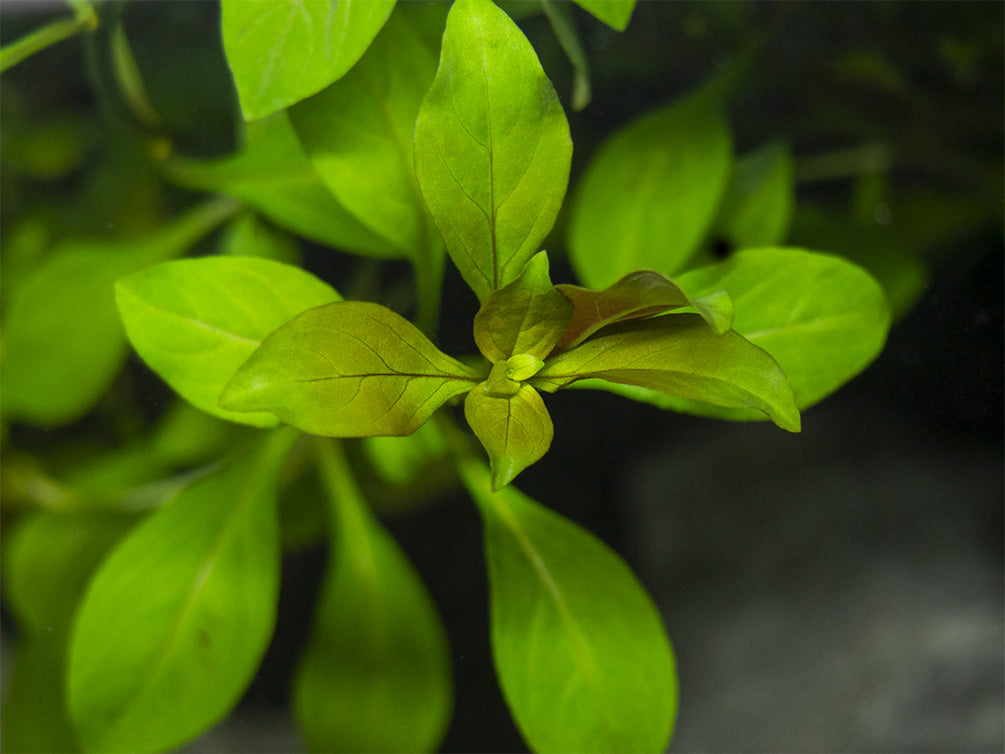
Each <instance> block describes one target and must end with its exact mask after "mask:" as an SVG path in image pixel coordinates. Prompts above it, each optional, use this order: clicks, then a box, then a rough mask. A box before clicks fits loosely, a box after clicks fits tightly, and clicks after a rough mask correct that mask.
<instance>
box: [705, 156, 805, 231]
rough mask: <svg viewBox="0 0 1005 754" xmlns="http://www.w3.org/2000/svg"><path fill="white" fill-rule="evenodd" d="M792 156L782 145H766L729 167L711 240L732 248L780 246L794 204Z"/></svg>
mask: <svg viewBox="0 0 1005 754" xmlns="http://www.w3.org/2000/svg"><path fill="white" fill-rule="evenodd" d="M795 194H796V187H795V179H794V178H793V174H792V155H791V154H789V150H788V148H787V147H786V146H785V144H782V143H780V142H778V143H774V144H768V145H766V146H764V147H761V148H760V149H758V150H756V151H754V152H751V153H750V154H747V155H743V156H742V157H740V158H738V159H737V160H736V163H735V164H734V165H733V174H732V176H731V177H730V182H729V186H728V187H727V188H726V194H725V196H723V198H722V204H721V205H720V207H719V216H718V217H717V218H716V221H715V225H714V227H713V229H712V236H713V237H721V238H724V239H725V240H727V241H729V243H730V245H731V246H732V248H734V249H744V248H752V247H756V246H770V245H772V244H777V243H781V242H782V241H784V240H785V237H786V236H787V235H788V232H789V225H790V224H791V221H792V209H793V206H794V205H795V198H796V197H795Z"/></svg>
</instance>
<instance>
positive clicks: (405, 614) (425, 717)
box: [293, 440, 452, 752]
mask: <svg viewBox="0 0 1005 754" xmlns="http://www.w3.org/2000/svg"><path fill="white" fill-rule="evenodd" d="M323 442H324V443H325V444H326V445H327V444H328V443H330V442H331V441H328V440H325V441H323ZM322 458H327V459H328V460H327V469H326V475H327V477H328V486H329V490H330V504H331V514H332V515H331V517H332V521H331V541H332V545H333V546H332V549H331V550H330V552H331V558H330V561H329V566H328V572H327V575H326V577H325V582H324V585H323V587H322V593H321V598H320V603H319V605H318V608H317V612H316V613H315V623H314V631H313V634H312V636H311V640H310V643H309V645H308V647H307V651H306V654H305V655H304V658H303V660H302V661H301V663H300V666H299V668H298V670H297V674H296V677H295V680H294V687H293V705H294V709H295V710H296V715H297V720H298V721H299V723H300V727H301V730H302V731H303V733H304V736H305V738H306V740H307V744H308V746H309V747H310V749H311V750H312V751H324V752H362V751H374V752H376V751H433V750H435V749H436V747H437V746H438V745H439V743H440V740H441V739H442V737H443V734H444V732H445V730H446V726H447V722H448V721H449V718H450V710H451V706H452V692H451V678H450V655H449V651H448V647H447V638H446V634H445V632H444V630H443V626H442V625H441V623H440V619H439V616H438V615H437V613H436V607H435V605H434V604H433V601H432V599H431V598H430V596H429V594H428V592H427V591H426V588H425V585H424V584H423V583H422V580H421V578H420V576H419V574H418V573H417V572H416V570H415V568H414V567H413V566H412V564H411V563H410V562H409V561H408V558H407V556H406V555H405V553H404V552H403V551H402V550H401V548H400V547H399V546H398V544H397V543H396V542H395V541H394V539H393V538H392V537H391V535H390V534H389V533H388V532H387V530H386V529H384V527H383V526H382V525H381V524H380V522H379V521H378V520H377V519H376V517H375V516H374V515H373V513H372V512H371V511H370V510H369V507H368V506H367V504H366V501H365V500H363V499H362V498H361V497H360V496H359V492H358V490H356V488H355V485H354V483H353V482H352V480H351V479H350V478H349V474H350V473H351V472H350V467H349V465H348V461H347V459H345V458H344V451H343V450H342V449H341V448H339V447H337V446H329V447H328V448H326V449H325V450H324V451H323V452H322ZM333 458H337V461H335V463H334V464H333V463H332V459H333Z"/></svg>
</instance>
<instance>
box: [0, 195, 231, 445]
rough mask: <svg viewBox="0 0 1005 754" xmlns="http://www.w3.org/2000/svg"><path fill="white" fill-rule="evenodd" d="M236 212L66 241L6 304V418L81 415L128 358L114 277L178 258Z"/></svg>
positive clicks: (199, 214)
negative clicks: (150, 230) (125, 234)
mask: <svg viewBox="0 0 1005 754" xmlns="http://www.w3.org/2000/svg"><path fill="white" fill-rule="evenodd" d="M235 209H236V207H235V205H234V203H233V202H231V201H229V200H227V201H223V202H221V201H213V202H210V203H207V204H205V205H203V206H201V207H199V208H198V209H195V210H193V211H191V212H190V213H188V214H186V215H183V216H182V217H180V218H179V219H178V220H176V221H175V222H173V223H171V224H170V225H168V226H166V227H165V228H163V229H162V230H160V231H158V232H157V233H154V234H152V235H150V236H147V237H145V238H141V239H136V240H133V241H123V240H114V241H97V240H93V241H82V240H78V241H68V242H67V243H66V244H65V245H63V246H60V247H58V248H57V249H54V250H53V251H52V253H51V254H50V255H49V256H48V257H47V258H46V260H45V261H44V262H43V263H42V264H41V265H39V266H38V267H37V268H36V269H35V270H34V271H33V272H32V273H31V274H30V275H29V276H28V277H27V278H26V279H25V280H24V282H23V284H22V285H21V286H20V287H19V288H18V289H17V290H16V291H15V292H14V293H13V294H12V295H11V297H10V300H9V301H7V302H5V304H6V307H5V310H4V321H3V369H0V380H2V391H0V392H2V393H3V412H4V415H5V417H7V418H10V419H20V420H25V421H30V422H33V423H36V424H42V425H57V424H63V423H66V422H68V421H72V420H74V419H77V418H79V417H80V416H82V415H83V414H84V413H85V412H86V411H87V410H88V409H90V407H91V406H92V405H93V404H94V402H95V401H97V400H98V398H99V397H100V396H101V395H102V394H103V393H104V392H105V390H107V389H108V387H109V385H110V384H111V382H112V380H113V379H114V378H115V375H116V373H117V372H118V371H119V369H120V367H121V366H122V363H123V362H124V361H125V359H126V355H127V354H128V345H127V343H126V339H125V334H124V333H123V330H122V325H121V324H120V322H119V317H118V313H117V312H116V311H115V289H114V286H115V280H116V279H117V278H119V277H122V276H123V275H128V274H129V273H131V272H134V271H135V270H140V269H143V268H144V267H147V266H149V265H151V264H154V263H156V262H160V261H162V260H164V259H170V258H171V257H175V256H181V255H182V254H184V253H185V252H186V251H187V250H188V248H189V247H190V246H191V245H192V244H193V243H195V242H196V241H197V240H198V239H199V238H201V237H202V236H203V235H205V234H206V233H208V232H209V231H210V230H212V229H213V228H215V227H216V226H217V225H218V224H219V223H220V222H222V221H223V220H224V219H225V218H226V217H227V216H229V215H230V214H232V213H233V212H234V210H235Z"/></svg>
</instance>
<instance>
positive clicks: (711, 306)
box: [555, 270, 733, 350]
mask: <svg viewBox="0 0 1005 754" xmlns="http://www.w3.org/2000/svg"><path fill="white" fill-rule="evenodd" d="M555 287H556V288H557V289H558V290H559V291H560V292H561V293H562V294H563V295H564V296H565V297H566V298H567V299H569V301H571V302H572V306H573V309H572V319H571V320H570V321H569V326H568V327H567V328H566V330H565V332H564V333H563V334H562V337H561V338H559V340H558V344H557V345H558V348H559V349H560V350H568V349H570V348H575V347H576V346H577V345H579V344H580V343H582V342H583V341H584V340H586V339H587V338H589V337H590V336H591V335H593V333H595V332H596V331H597V330H599V329H600V328H602V327H604V326H606V325H611V324H614V323H615V322H625V321H627V320H631V319H644V318H646V317H652V316H654V315H657V314H665V313H666V312H670V311H674V310H679V309H683V308H684V307H690V308H693V309H695V310H697V312H698V313H699V314H700V315H701V316H702V317H703V318H704V319H705V321H706V322H708V324H709V325H710V326H711V327H712V328H713V329H714V330H715V331H716V332H717V333H719V334H722V333H724V332H726V330H728V329H729V328H730V327H731V326H732V324H733V302H732V300H731V299H730V297H729V294H728V293H726V292H725V291H717V292H716V293H715V294H710V295H709V296H707V297H705V298H700V299H693V298H689V297H688V295H687V294H686V293H684V291H682V290H681V288H680V286H678V285H677V284H676V283H674V282H672V281H670V280H668V279H667V278H665V277H663V276H662V275H660V274H659V273H658V272H649V271H647V270H641V271H639V272H632V273H630V274H628V275H625V276H624V277H623V278H621V280H619V281H618V282H616V283H615V284H614V285H611V286H609V287H607V288H605V289H604V290H602V291H591V290H590V289H589V288H580V287H579V286H577V285H558V286H555Z"/></svg>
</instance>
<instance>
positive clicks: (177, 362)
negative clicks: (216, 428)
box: [115, 257, 340, 427]
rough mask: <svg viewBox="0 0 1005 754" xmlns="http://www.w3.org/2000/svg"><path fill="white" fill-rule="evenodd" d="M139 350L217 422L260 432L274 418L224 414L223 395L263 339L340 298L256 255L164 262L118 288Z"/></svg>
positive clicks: (125, 321) (319, 283)
mask: <svg viewBox="0 0 1005 754" xmlns="http://www.w3.org/2000/svg"><path fill="white" fill-rule="evenodd" d="M115 297H116V301H117V303H118V306H119V313H120V314H121V316H122V322H123V324H124V325H125V327H126V333H127V334H128V336H129V340H130V342H131V343H132V344H133V347H134V348H135V349H136V352H137V353H138V354H139V355H140V356H141V357H143V360H144V361H145V362H146V363H147V364H148V365H149V366H150V368H151V369H153V370H154V371H155V372H157V374H159V375H160V376H161V377H163V378H164V380H165V381H166V382H167V383H168V384H169V385H170V386H171V387H172V388H174V390H175V391H176V392H177V393H178V394H179V395H181V396H182V397H183V398H185V399H186V400H188V401H189V402H191V403H192V404H193V405H194V406H196V407H198V408H200V409H202V410H203V411H206V412H208V413H210V414H213V415H214V416H219V417H221V418H223V419H229V420H230V421H236V422H240V423H242V424H251V425H253V426H256V427H270V426H275V425H276V424H278V421H277V420H276V418H275V416H273V415H272V414H268V413H260V414H249V413H238V412H233V411H224V410H223V409H221V408H220V406H219V400H220V394H221V393H222V392H223V388H224V387H225V386H226V385H227V382H228V381H229V380H230V378H231V377H233V376H234V373H235V372H236V371H237V369H238V367H240V366H241V365H242V364H243V363H244V362H245V361H247V360H248V357H249V356H251V354H252V353H253V352H254V350H255V349H256V348H257V347H258V346H259V344H260V343H261V341H262V339H263V338H264V337H265V336H266V335H268V334H269V333H270V332H272V331H273V330H275V329H276V328H277V327H279V326H280V325H281V324H283V323H284V322H286V321H287V320H288V319H290V318H291V317H293V316H295V315H297V314H299V313H300V312H302V311H304V310H305V309H309V308H311V307H314V306H320V305H321V304H327V303H330V302H332V301H338V300H339V298H340V297H339V295H338V293H336V292H335V290H334V289H333V288H332V287H331V286H330V285H328V284H327V283H324V282H322V281H321V280H318V279H317V278H316V277H314V276H313V275H311V274H310V273H309V272H304V271H303V270H301V269H299V268H297V267H291V266H289V265H285V264H281V263H279V262H273V261H270V260H267V259H258V258H255V257H201V258H199V259H181V260H177V261H173V262H165V263H164V264H159V265H156V266H154V267H150V268H148V269H146V270H143V271H142V272H138V273H136V274H135V275H132V276H130V277H128V278H125V279H123V280H120V281H119V282H118V283H117V284H116V287H115Z"/></svg>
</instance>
